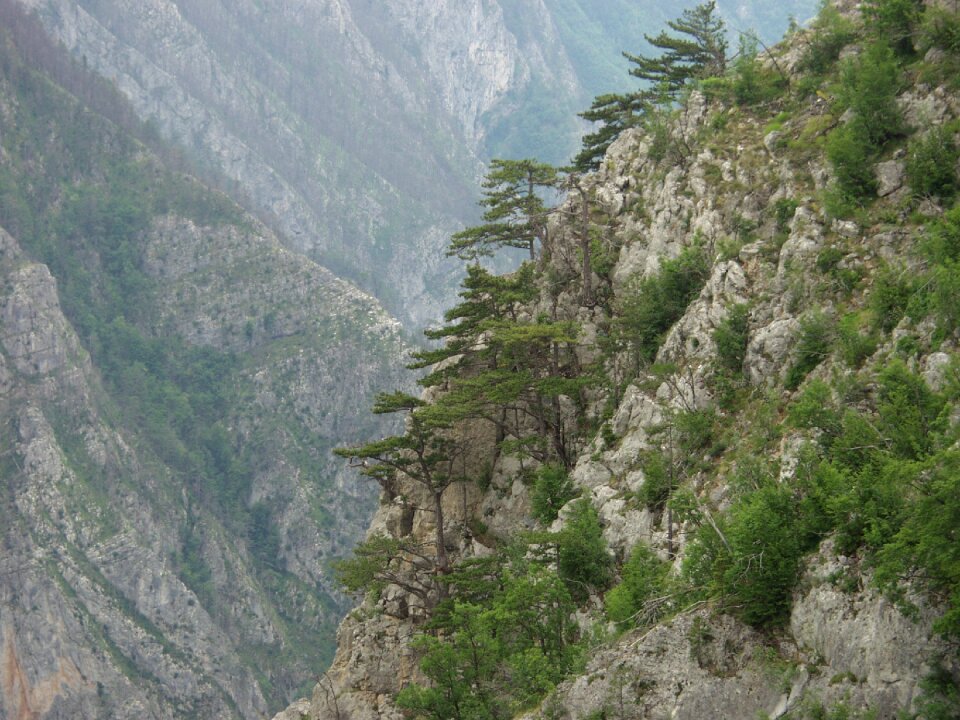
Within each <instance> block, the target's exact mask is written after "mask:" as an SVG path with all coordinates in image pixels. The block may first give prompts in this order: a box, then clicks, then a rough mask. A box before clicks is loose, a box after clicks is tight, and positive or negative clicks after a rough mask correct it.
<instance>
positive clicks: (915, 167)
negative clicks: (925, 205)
mask: <svg viewBox="0 0 960 720" xmlns="http://www.w3.org/2000/svg"><path fill="white" fill-rule="evenodd" d="M958 156H960V151H958V149H957V143H956V142H955V140H954V133H953V132H950V131H949V130H947V129H946V128H945V127H943V126H942V125H938V126H936V127H934V128H931V129H930V130H928V131H927V132H925V133H923V134H921V135H918V136H916V137H914V138H913V139H912V140H911V141H910V145H909V146H908V148H907V167H906V171H907V183H908V184H909V185H910V189H911V190H912V191H913V194H914V195H918V196H921V197H926V196H935V197H940V198H945V199H946V198H951V197H953V195H954V193H956V191H957V185H958V182H960V180H958V178H957V170H956V166H957V159H958Z"/></svg>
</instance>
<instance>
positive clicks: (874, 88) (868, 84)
mask: <svg viewBox="0 0 960 720" xmlns="http://www.w3.org/2000/svg"><path fill="white" fill-rule="evenodd" d="M900 82H901V81H900V68H899V67H898V65H897V61H896V59H895V58H894V55H893V51H892V50H891V49H890V47H889V46H888V45H887V44H885V43H884V42H881V41H876V42H873V43H870V44H869V45H867V46H866V47H865V48H864V49H863V51H862V52H861V53H860V55H859V56H857V57H856V58H855V59H853V60H851V61H849V62H847V63H846V64H845V65H844V67H843V70H842V72H841V74H840V93H839V95H840V101H841V103H842V104H843V105H844V106H846V107H848V108H850V109H851V110H853V112H854V117H853V119H852V120H851V121H850V124H852V125H853V126H854V127H856V128H857V129H858V133H857V135H858V137H859V138H861V139H862V140H863V141H865V142H866V143H867V146H868V151H870V152H872V151H876V150H878V149H879V148H881V147H882V146H883V144H884V143H885V142H886V141H887V140H889V139H890V138H893V137H897V136H898V135H901V134H902V133H903V132H904V130H905V129H906V126H905V123H904V120H903V114H902V113H901V111H900V107H899V105H897V93H898V92H899V90H900Z"/></svg>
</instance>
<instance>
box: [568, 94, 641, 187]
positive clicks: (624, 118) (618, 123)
mask: <svg viewBox="0 0 960 720" xmlns="http://www.w3.org/2000/svg"><path fill="white" fill-rule="evenodd" d="M649 104H650V98H649V97H647V94H645V93H639V92H635V93H620V94H617V93H607V94H604V95H598V96H597V97H595V98H594V99H593V103H592V104H591V105H590V108H589V109H587V110H584V111H583V112H582V113H579V115H580V117H582V118H583V119H584V120H588V121H589V122H592V123H603V124H602V125H601V126H600V127H599V128H597V129H596V130H594V131H593V132H590V133H587V134H586V135H584V136H583V139H582V145H583V147H582V148H581V150H580V152H578V153H577V155H576V156H575V157H574V159H573V167H574V169H576V170H577V171H579V172H589V171H591V170H597V169H598V168H599V167H600V163H601V162H602V161H603V156H604V155H606V153H607V149H608V148H609V147H610V145H611V144H612V143H613V141H614V140H616V139H617V138H618V137H619V136H620V133H621V132H623V131H624V130H626V129H627V128H630V127H636V126H638V125H640V124H641V123H642V121H643V118H644V115H645V114H646V113H647V112H649Z"/></svg>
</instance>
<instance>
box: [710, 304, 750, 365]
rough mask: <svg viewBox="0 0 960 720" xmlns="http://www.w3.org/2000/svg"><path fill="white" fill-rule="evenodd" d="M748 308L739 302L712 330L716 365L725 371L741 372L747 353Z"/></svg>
mask: <svg viewBox="0 0 960 720" xmlns="http://www.w3.org/2000/svg"><path fill="white" fill-rule="evenodd" d="M749 319H750V308H749V307H748V306H747V305H746V304H744V303H739V304H737V305H733V306H732V307H730V309H729V310H728V311H727V316H726V317H725V318H724V319H723V320H722V321H721V322H720V324H719V325H718V326H717V329H716V330H714V331H713V342H714V343H716V346H717V366H718V368H719V369H720V370H721V371H723V372H727V373H732V374H734V375H739V374H740V373H742V372H743V359H744V357H745V356H746V354H747V340H748V339H749V332H750V323H749Z"/></svg>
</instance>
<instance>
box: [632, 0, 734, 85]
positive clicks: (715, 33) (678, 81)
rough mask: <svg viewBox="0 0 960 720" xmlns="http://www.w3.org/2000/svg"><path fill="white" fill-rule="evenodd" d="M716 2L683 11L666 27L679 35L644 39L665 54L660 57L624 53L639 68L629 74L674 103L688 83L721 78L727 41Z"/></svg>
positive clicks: (664, 33) (724, 68)
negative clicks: (718, 76)
mask: <svg viewBox="0 0 960 720" xmlns="http://www.w3.org/2000/svg"><path fill="white" fill-rule="evenodd" d="M716 9H717V4H716V2H714V1H713V0H711V1H710V2H707V3H701V4H700V5H697V6H696V7H695V8H693V9H692V10H684V11H683V14H682V15H681V16H680V17H679V18H678V19H676V20H669V21H667V25H668V26H669V27H670V29H671V30H674V31H676V32H678V33H680V35H679V36H678V35H669V34H667V32H666V31H661V32H660V34H659V35H657V36H656V37H650V36H649V35H645V36H644V37H646V39H647V42H648V43H650V44H651V45H653V46H654V47H656V48H660V49H661V50H664V51H665V52H664V53H663V54H662V55H660V56H659V57H654V58H649V57H644V56H643V55H631V54H630V53H626V52H625V53H624V56H625V57H626V58H627V59H628V60H630V62H632V63H633V64H634V65H635V66H636V67H633V68H631V69H630V74H631V75H633V76H634V77H638V78H640V79H642V80H647V81H648V82H649V83H650V87H651V88H654V89H656V90H658V91H659V92H660V93H662V94H663V95H664V96H665V97H666V98H668V99H670V100H675V99H676V97H677V94H678V93H679V91H680V89H681V88H682V87H683V86H684V85H685V84H686V83H687V82H688V81H689V80H696V79H702V78H708V77H715V76H717V75H722V74H723V73H724V72H725V71H726V68H727V60H726V58H727V40H726V37H725V36H724V33H725V26H724V23H723V20H722V19H721V18H719V17H717V16H716Z"/></svg>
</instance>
